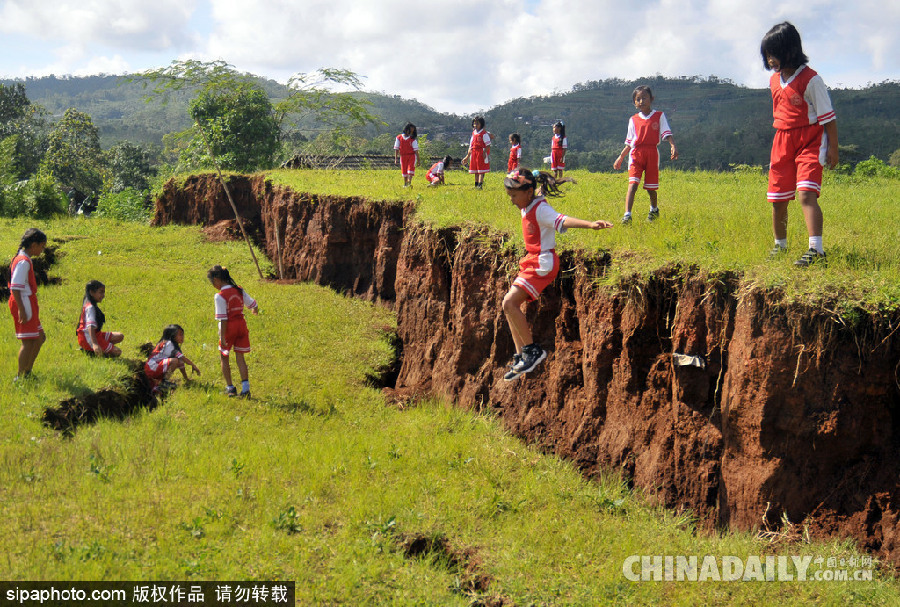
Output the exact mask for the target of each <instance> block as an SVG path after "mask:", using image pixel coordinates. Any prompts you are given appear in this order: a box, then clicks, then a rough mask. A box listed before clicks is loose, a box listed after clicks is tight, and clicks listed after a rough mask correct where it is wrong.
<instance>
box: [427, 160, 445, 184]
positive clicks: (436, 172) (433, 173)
mask: <svg viewBox="0 0 900 607" xmlns="http://www.w3.org/2000/svg"><path fill="white" fill-rule="evenodd" d="M443 176H444V163H443V162H435V163H434V164H433V165H431V168H430V169H428V173H427V174H426V175H425V178H426V179H428V182H429V183H440V182H441V177H443Z"/></svg>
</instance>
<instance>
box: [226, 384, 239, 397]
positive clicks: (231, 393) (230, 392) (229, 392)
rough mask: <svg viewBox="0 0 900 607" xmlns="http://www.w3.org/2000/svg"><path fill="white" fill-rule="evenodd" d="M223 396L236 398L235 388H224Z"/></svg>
mask: <svg viewBox="0 0 900 607" xmlns="http://www.w3.org/2000/svg"><path fill="white" fill-rule="evenodd" d="M225 396H237V388H235V387H234V386H226V388H225Z"/></svg>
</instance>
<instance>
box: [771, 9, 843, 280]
mask: <svg viewBox="0 0 900 607" xmlns="http://www.w3.org/2000/svg"><path fill="white" fill-rule="evenodd" d="M759 50H760V53H761V54H762V60H763V65H764V66H765V68H766V69H768V70H772V71H773V72H775V73H774V74H772V78H771V79H770V81H769V88H770V89H771V90H772V114H773V117H774V125H773V126H774V127H775V129H776V131H775V139H774V140H773V141H772V155H771V164H770V169H769V191H768V195H767V198H768V199H769V202H771V203H772V231H773V232H774V233H775V248H774V249H772V252H771V253H770V258H772V257H779V256H780V255H781V254H782V253H784V252H785V251H787V219H788V202H790V201H791V200H793V199H794V192H795V191H797V192H799V195H798V197H799V199H800V206H801V208H802V209H803V217H804V219H805V220H806V231H807V233H808V235H809V250H808V251H807V252H806V253H804V254H803V255H802V256H801V257H800V259H798V260H797V261H795V262H794V265H796V266H799V267H804V268H805V267H807V266H811V265H813V264H816V263H823V264H824V263H825V262H826V258H825V249H824V248H823V247H822V226H823V218H822V208H821V207H820V206H819V192H820V191H821V190H822V168H823V165H827V166H828V167H829V168H833V167H834V166H835V165H836V164H837V163H838V134H837V118H836V116H835V114H834V109H832V107H831V98H830V97H829V96H828V88H827V87H826V86H825V82H824V81H823V80H822V77H821V76H819V75H818V74H817V73H816V72H815V71H813V69H812V68H811V67H809V66H808V65H807V62H808V61H809V59H808V58H807V56H806V55H805V54H804V53H803V45H802V44H801V41H800V33H799V32H798V31H797V29H796V28H795V27H794V26H793V25H791V24H790V23H788V22H787V21H785V22H784V23H779V24H778V25H776V26H775V27H773V28H772V29H770V30H769V31H768V32H767V33H766V35H765V36H764V37H763V40H762V44H760V49H759Z"/></svg>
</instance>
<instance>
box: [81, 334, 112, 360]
mask: <svg viewBox="0 0 900 607" xmlns="http://www.w3.org/2000/svg"><path fill="white" fill-rule="evenodd" d="M110 335H112V333H111V332H110V331H98V332H96V333H95V335H94V336H95V337H96V338H97V343H98V344H99V345H100V351H101V352H103V353H104V354H106V353H107V352H109V351H110V350H112V349H113V345H112V344H111V343H109V336H110ZM78 345H79V346H81V349H82V350H84V351H85V352H90V353H92V354H93V352H94V349H93V348H92V347H91V345H90V344H89V343H88V340H87V337H85V335H84V333H82V332H81V331H79V332H78Z"/></svg>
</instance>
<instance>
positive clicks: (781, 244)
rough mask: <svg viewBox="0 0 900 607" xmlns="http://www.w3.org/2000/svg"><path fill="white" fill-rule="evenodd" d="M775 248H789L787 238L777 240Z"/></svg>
mask: <svg viewBox="0 0 900 607" xmlns="http://www.w3.org/2000/svg"><path fill="white" fill-rule="evenodd" d="M775 246H776V247H781V248H782V249H786V248H787V238H776V239H775Z"/></svg>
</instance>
